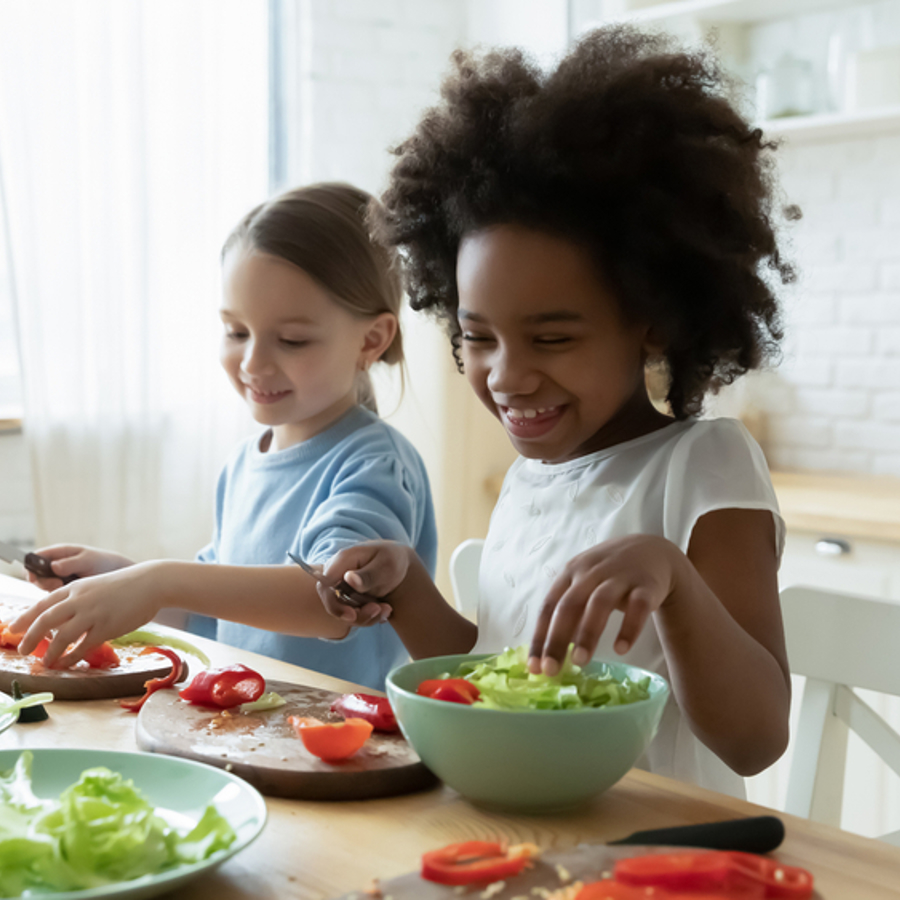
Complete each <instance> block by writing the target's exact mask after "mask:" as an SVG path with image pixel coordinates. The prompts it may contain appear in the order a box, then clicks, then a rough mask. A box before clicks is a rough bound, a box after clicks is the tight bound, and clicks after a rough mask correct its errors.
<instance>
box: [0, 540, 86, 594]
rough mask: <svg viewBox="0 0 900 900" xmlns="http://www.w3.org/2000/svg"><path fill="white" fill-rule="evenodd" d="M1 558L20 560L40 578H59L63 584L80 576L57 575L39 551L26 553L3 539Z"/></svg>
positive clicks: (0, 544) (0, 545)
mask: <svg viewBox="0 0 900 900" xmlns="http://www.w3.org/2000/svg"><path fill="white" fill-rule="evenodd" d="M0 559H5V560H6V561H7V562H10V563H11V562H20V563H22V565H23V566H25V568H26V569H27V570H28V571H29V572H31V573H33V574H34V575H37V576H38V578H58V579H59V580H60V581H61V582H62V583H63V584H68V583H69V582H70V581H74V580H75V579H76V578H77V577H78V576H77V575H67V576H66V577H65V578H63V576H62V575H57V574H56V572H54V571H53V566H52V565H51V564H50V560H49V559H47V558H46V557H44V556H39V555H38V554H37V553H26V552H25V551H24V550H20V549H19V548H18V547H16V546H14V545H13V544H6V543H4V542H3V541H0Z"/></svg>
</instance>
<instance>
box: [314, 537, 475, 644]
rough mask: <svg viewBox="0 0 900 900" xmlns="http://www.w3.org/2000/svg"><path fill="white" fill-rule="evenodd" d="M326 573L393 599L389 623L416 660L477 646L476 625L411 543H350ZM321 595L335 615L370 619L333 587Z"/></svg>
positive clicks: (333, 578) (351, 585)
mask: <svg viewBox="0 0 900 900" xmlns="http://www.w3.org/2000/svg"><path fill="white" fill-rule="evenodd" d="M324 574H325V575H326V577H328V578H331V579H332V580H333V581H334V582H335V583H336V582H338V581H340V580H341V578H343V579H344V580H345V581H346V582H347V584H349V585H350V587H352V588H353V589H354V590H356V591H360V592H362V593H366V594H371V595H372V596H374V597H384V598H385V599H386V600H388V601H389V602H390V605H391V612H390V618H389V619H388V622H390V624H391V625H392V626H393V628H394V631H396V632H397V635H398V637H399V638H400V640H401V641H403V644H404V646H405V647H406V649H407V650H408V651H409V655H410V656H411V657H412V658H413V659H421V658H422V657H425V656H443V655H445V654H451V653H468V652H469V650H471V649H472V647H474V646H475V640H476V639H477V637H478V629H477V627H476V626H475V624H474V623H473V622H471V621H470V620H469V619H467V618H466V617H465V616H462V615H460V614H459V613H458V612H457V611H456V610H455V609H454V608H453V607H452V606H450V604H449V603H447V601H446V600H445V599H444V597H443V595H442V594H441V592H440V591H439V590H438V589H437V587H436V586H435V584H434V582H433V581H432V580H431V576H430V575H429V574H428V570H427V569H426V568H425V566H424V565H423V564H422V561H421V560H420V559H419V557H418V555H417V554H416V551H415V550H414V549H413V548H412V547H408V546H406V545H404V544H399V543H394V542H393V541H372V542H369V543H364V544H357V545H355V546H353V547H347V548H346V549H344V550H341V551H340V552H339V553H337V554H336V555H335V556H334V557H333V558H332V559H331V560H330V561H329V563H328V566H327V567H326V569H325V573H324ZM320 594H321V597H322V601H323V603H324V604H325V608H326V609H327V610H328V611H329V612H330V614H331V615H333V616H337V617H338V618H341V619H343V620H344V621H349V622H355V624H365V623H360V622H359V621H358V619H357V611H356V610H353V609H351V608H350V607H348V606H346V605H344V604H343V603H340V602H339V601H337V600H336V598H335V597H334V594H333V593H332V592H330V591H327V590H325V589H320ZM364 612H367V610H364Z"/></svg>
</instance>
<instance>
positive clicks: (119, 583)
mask: <svg viewBox="0 0 900 900" xmlns="http://www.w3.org/2000/svg"><path fill="white" fill-rule="evenodd" d="M155 571H156V569H155V564H154V563H141V564H139V565H134V566H130V567H128V568H127V569H122V571H119V572H111V573H109V574H106V575H98V576H96V577H95V578H85V579H84V580H83V581H81V580H79V581H73V582H71V583H70V584H67V585H65V586H64V587H61V588H59V589H58V590H55V591H53V593H51V594H49V595H48V596H46V597H44V598H43V599H41V600H38V602H37V603H34V604H33V605H32V606H30V607H29V608H28V609H27V610H26V611H25V612H23V613H22V614H21V615H20V616H19V617H18V618H17V619H15V620H13V621H12V622H10V623H9V629H10V631H12V632H13V633H14V634H22V632H24V636H23V638H22V641H21V643H20V644H19V652H20V653H22V654H28V653H30V652H31V651H32V650H34V648H35V647H36V646H37V645H38V643H39V642H40V640H41V638H44V637H46V638H48V639H49V641H50V644H49V646H48V647H47V652H46V653H45V654H44V656H43V662H44V665H46V666H48V667H50V668H54V667H55V668H67V667H68V666H71V665H74V664H75V663H76V662H78V661H79V660H80V659H82V658H83V657H84V656H85V654H86V653H87V652H88V651H89V650H92V649H93V648H94V647H98V646H99V645H100V644H102V643H103V642H104V641H108V640H111V639H112V638H117V637H120V636H121V635H123V634H127V633H128V632H129V631H134V630H135V629H136V628H140V627H141V626H142V625H144V624H146V623H147V622H149V621H150V620H151V619H152V618H153V617H154V616H155V615H156V613H157V612H159V608H160V607H159V604H158V602H157V601H158V598H159V596H160V592H159V590H158V589H157V585H156V582H155V579H154V577H153V573H154V572H155ZM53 632H55V634H54V633H53ZM73 644H74V645H76V646H74V647H72V649H71V651H69V652H67V648H68V647H70V646H71V645H73Z"/></svg>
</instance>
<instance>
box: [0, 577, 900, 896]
mask: <svg viewBox="0 0 900 900" xmlns="http://www.w3.org/2000/svg"><path fill="white" fill-rule="evenodd" d="M25 588H26V589H27V588H28V586H27V585H25ZM11 589H12V590H15V591H16V592H17V593H20V594H21V593H27V590H24V591H23V590H22V586H21V585H18V584H16V583H14V580H13V579H10V578H8V577H7V576H0V595H4V594H6V595H9V593H10V591H11ZM190 639H191V641H192V642H194V643H195V644H196V645H197V646H200V647H202V648H203V649H204V650H205V651H206V652H207V653H208V654H209V656H210V657H211V659H212V660H213V663H214V664H215V665H227V664H229V663H233V662H243V663H245V664H247V665H249V666H251V667H252V668H254V669H257V670H258V671H259V672H260V673H261V674H263V675H264V676H265V677H266V678H270V679H280V680H283V681H290V682H295V683H299V684H308V685H313V686H317V687H322V688H325V689H328V690H339V691H346V690H348V689H349V688H350V687H352V686H351V685H348V684H347V683H346V682H341V681H339V680H337V679H334V678H330V677H327V676H324V675H320V674H317V673H315V672H311V671H309V670H306V669H301V668H298V667H296V666H291V665H288V664H286V663H282V662H278V661H276V660H271V659H268V658H266V657H261V656H257V655H256V654H252V653H247V652H245V651H238V650H235V649H233V648H230V647H226V646H224V645H221V644H216V643H214V642H211V641H204V640H202V639H200V638H194V637H191V638H190ZM50 712H51V717H50V720H49V721H47V722H43V723H38V724H33V725H27V726H15V727H13V728H11V729H9V730H8V731H7V732H5V733H4V734H3V735H2V736H0V749H14V748H17V747H26V746H28V747H63V746H65V747H77V748H103V749H108V750H119V751H134V750H136V749H137V748H136V745H135V741H134V723H135V716H134V715H133V714H130V713H127V712H125V711H124V710H122V709H120V708H119V706H118V704H117V703H116V701H111V700H92V701H80V702H69V703H63V702H56V703H54V704H53V705H52V707H51V708H50ZM266 803H267V806H268V811H269V819H268V823H267V824H266V828H265V830H264V832H263V834H262V835H261V836H260V837H259V838H258V839H257V841H256V842H255V843H253V844H252V845H251V846H250V847H249V848H247V849H246V850H244V851H242V852H241V853H239V854H237V855H236V856H235V857H233V858H232V859H230V860H229V861H227V862H226V863H225V864H224V865H222V866H221V867H220V868H219V869H218V870H216V871H215V872H213V873H211V874H209V875H207V876H204V877H201V878H200V879H198V880H196V881H194V882H192V883H190V884H189V885H187V886H185V887H184V888H182V889H180V890H177V891H175V892H173V893H172V894H169V895H167V896H170V897H172V898H174V900H189V898H190V900H195V898H196V900H206V898H209V897H215V898H216V900H250V898H254V900H268V898H270V900H285V898H300V900H326V898H331V897H335V896H338V895H340V894H342V893H345V892H347V891H351V890H360V891H362V890H364V889H365V888H367V887H368V886H369V885H370V884H371V881H372V879H373V878H376V877H378V878H382V879H387V878H391V877H393V876H396V875H400V874H403V873H404V872H408V871H410V870H414V869H416V868H417V867H418V863H419V858H420V856H421V854H422V853H423V852H424V851H425V850H428V849H433V848H435V847H440V846H442V845H444V844H448V843H451V842H454V841H459V840H469V839H474V838H487V837H497V836H501V837H505V838H508V839H509V840H510V841H512V842H520V841H533V842H534V843H536V844H538V845H539V846H540V847H541V848H543V849H562V848H567V847H571V846H574V845H576V844H579V843H586V842H597V843H605V842H607V841H611V840H615V839H617V838H620V837H625V836H626V835H629V834H631V833H632V832H634V831H638V830H644V829H647V828H662V827H665V826H670V825H688V824H696V823H699V822H709V821H716V820H721V819H729V818H738V817H741V816H748V815H760V814H762V813H765V812H767V810H765V809H763V808H762V807H758V806H754V805H752V804H750V803H745V802H744V801H741V800H735V799H733V798H731V797H726V796H724V795H722V794H716V793H713V792H711V791H705V790H702V789H701V788H697V787H694V786H692V785H688V784H684V783H682V782H678V781H674V780H671V779H668V778H663V777H661V776H658V775H651V774H649V773H646V772H639V771H637V770H634V771H632V772H631V773H630V774H628V775H627V776H626V777H625V778H623V779H622V780H621V781H620V782H619V783H618V784H617V785H615V786H614V787H613V788H612V789H610V790H609V791H608V792H607V793H606V794H604V795H603V796H601V797H599V798H598V799H597V800H595V801H594V802H593V803H591V804H590V805H588V806H586V807H584V808H582V809H580V810H578V811H577V812H572V813H568V814H564V815H563V814H557V815H546V816H521V815H510V816H505V815H498V814H495V813H488V812H484V811H481V810H479V809H477V808H475V807H473V806H471V805H470V804H469V803H467V802H466V801H465V800H463V799H462V798H461V797H460V796H459V795H458V794H457V793H456V792H455V791H453V790H451V789H449V788H436V789H434V790H430V791H425V792H422V793H418V794H410V795H407V796H403V797H395V798H390V799H382V800H366V801H360V802H346V801H344V802H339V803H338V802H332V803H325V802H309V801H305V802H304V801H296V800H281V799H272V798H267V799H266ZM779 815H781V817H782V819H783V820H784V821H785V824H786V829H787V838H786V840H785V842H784V844H783V845H782V848H781V849H780V850H779V851H778V853H777V854H776V855H777V856H778V858H779V859H781V860H782V861H783V862H785V863H788V864H792V865H800V866H803V867H805V868H807V869H809V870H810V871H811V872H812V873H813V874H814V876H815V878H816V884H817V889H818V893H819V896H820V897H822V898H825V900H844V898H853V900H876V898H877V900H882V898H883V900H887V898H894V900H897V898H898V897H900V848H896V847H891V846H889V845H887V844H883V843H881V842H879V841H875V840H869V839H867V838H861V837H857V836H855V835H851V834H848V833H846V832H843V831H839V830H837V829H834V828H829V827H827V826H823V825H815V824H812V823H810V822H807V821H805V820H803V819H797V818H794V817H792V816H786V815H783V814H779Z"/></svg>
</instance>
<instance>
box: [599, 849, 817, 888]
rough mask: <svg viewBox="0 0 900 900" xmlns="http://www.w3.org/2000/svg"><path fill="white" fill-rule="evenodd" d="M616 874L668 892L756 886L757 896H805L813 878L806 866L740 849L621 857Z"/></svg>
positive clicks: (629, 880)
mask: <svg viewBox="0 0 900 900" xmlns="http://www.w3.org/2000/svg"><path fill="white" fill-rule="evenodd" d="M614 875H615V879H616V881H619V882H622V883H623V884H632V885H643V886H648V887H656V888H663V889H666V890H670V891H707V892H709V891H744V892H745V894H746V892H748V891H749V892H754V891H755V892H756V896H759V897H766V898H770V897H771V898H783V900H806V898H807V897H810V896H812V892H813V877H812V875H811V874H810V873H809V872H807V871H806V869H801V868H798V867H797V866H786V865H783V864H782V863H780V862H778V860H776V859H770V858H768V857H765V856H757V855H755V854H753V853H738V852H736V851H705V852H703V851H687V852H683V853H661V854H657V855H653V856H636V857H633V858H631V859H622V860H619V862H617V863H616V866H615V870H614ZM750 896H753V893H751V894H750Z"/></svg>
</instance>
